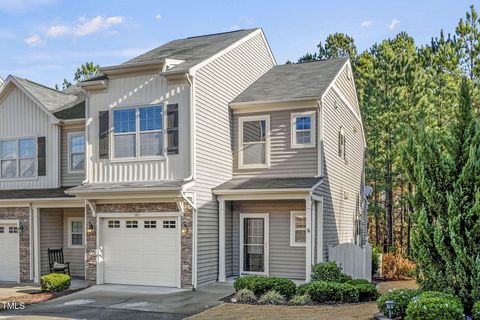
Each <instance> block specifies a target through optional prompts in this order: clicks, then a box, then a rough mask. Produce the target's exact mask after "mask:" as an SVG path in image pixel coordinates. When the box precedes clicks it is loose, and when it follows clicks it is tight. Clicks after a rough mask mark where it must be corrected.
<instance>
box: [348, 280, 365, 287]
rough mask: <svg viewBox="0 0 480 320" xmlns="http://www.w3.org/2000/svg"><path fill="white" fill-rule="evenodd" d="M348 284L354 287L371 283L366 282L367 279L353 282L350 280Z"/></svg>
mask: <svg viewBox="0 0 480 320" xmlns="http://www.w3.org/2000/svg"><path fill="white" fill-rule="evenodd" d="M346 283H348V284H351V285H353V286H355V285H357V284H371V282H370V281H368V280H365V279H353V280H348V281H347V282H346Z"/></svg>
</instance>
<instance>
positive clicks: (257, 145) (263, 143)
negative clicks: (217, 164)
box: [238, 115, 270, 168]
mask: <svg viewBox="0 0 480 320" xmlns="http://www.w3.org/2000/svg"><path fill="white" fill-rule="evenodd" d="M238 121H239V168H267V167H268V166H269V162H270V161H269V160H270V117H269V116H268V115H266V116H253V117H241V118H239V119H238Z"/></svg>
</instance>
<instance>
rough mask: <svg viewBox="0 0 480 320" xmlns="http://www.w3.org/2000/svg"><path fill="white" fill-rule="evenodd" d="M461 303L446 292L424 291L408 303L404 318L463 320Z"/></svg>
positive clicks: (406, 319)
mask: <svg viewBox="0 0 480 320" xmlns="http://www.w3.org/2000/svg"><path fill="white" fill-rule="evenodd" d="M464 318H465V317H464V315H463V305H462V304H461V302H460V300H459V299H458V298H457V297H455V296H453V295H451V294H448V293H443V292H432V291H429V292H425V293H422V294H420V295H419V296H418V297H415V298H413V300H412V301H411V302H410V303H409V304H408V307H407V312H406V317H405V320H463V319H464Z"/></svg>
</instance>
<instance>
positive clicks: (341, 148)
mask: <svg viewBox="0 0 480 320" xmlns="http://www.w3.org/2000/svg"><path fill="white" fill-rule="evenodd" d="M345 144H346V138H345V131H344V130H343V128H340V131H338V156H339V157H340V158H342V159H346V154H345V153H346V149H345Z"/></svg>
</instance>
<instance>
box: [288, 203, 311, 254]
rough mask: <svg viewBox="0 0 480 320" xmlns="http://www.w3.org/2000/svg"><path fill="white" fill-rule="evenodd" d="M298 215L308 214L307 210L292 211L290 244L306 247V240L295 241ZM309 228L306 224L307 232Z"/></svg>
mask: <svg viewBox="0 0 480 320" xmlns="http://www.w3.org/2000/svg"><path fill="white" fill-rule="evenodd" d="M296 216H304V217H305V216H306V215H305V211H290V246H291V247H305V246H306V242H296V241H295V231H296V228H295V217H296ZM306 230H307V228H306V226H305V232H306Z"/></svg>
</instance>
